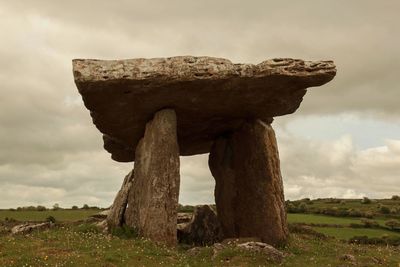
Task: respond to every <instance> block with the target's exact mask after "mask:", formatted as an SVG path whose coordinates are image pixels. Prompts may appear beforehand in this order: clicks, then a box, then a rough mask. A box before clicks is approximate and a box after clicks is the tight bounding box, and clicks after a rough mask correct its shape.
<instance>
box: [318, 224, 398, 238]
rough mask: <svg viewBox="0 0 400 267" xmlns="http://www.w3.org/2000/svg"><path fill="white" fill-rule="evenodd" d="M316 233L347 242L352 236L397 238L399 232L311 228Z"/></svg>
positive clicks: (347, 228)
mask: <svg viewBox="0 0 400 267" xmlns="http://www.w3.org/2000/svg"><path fill="white" fill-rule="evenodd" d="M313 229H314V230H316V231H317V232H320V233H323V234H325V235H327V236H333V237H336V238H338V239H344V240H348V239H350V238H352V237H354V236H364V235H365V236H368V237H370V238H371V237H382V236H384V235H387V236H398V237H400V233H399V232H393V231H389V230H385V229H373V228H350V227H344V228H334V227H313Z"/></svg>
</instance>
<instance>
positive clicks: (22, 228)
mask: <svg viewBox="0 0 400 267" xmlns="http://www.w3.org/2000/svg"><path fill="white" fill-rule="evenodd" d="M51 225H52V224H51V223H50V222H44V223H25V224H20V225H16V226H14V227H13V228H11V233H12V234H27V233H30V232H32V231H34V230H43V229H47V228H50V227H51Z"/></svg>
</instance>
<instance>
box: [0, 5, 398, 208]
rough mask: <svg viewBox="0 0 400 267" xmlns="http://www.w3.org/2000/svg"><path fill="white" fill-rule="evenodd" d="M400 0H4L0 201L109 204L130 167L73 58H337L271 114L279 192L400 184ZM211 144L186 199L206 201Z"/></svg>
mask: <svg viewBox="0 0 400 267" xmlns="http://www.w3.org/2000/svg"><path fill="white" fill-rule="evenodd" d="M399 10H400V1H397V0H393V1H390V0H385V1H367V0H359V1H356V0H353V1H348V0H346V1H342V0H335V1H320V0H314V1H311V0H309V1H308V0H302V1H291V0H290V1H289V0H287V1H285V0H284V1H266V0H262V1H261V0H260V1H242V0H241V1H234V0H226V1H221V0H219V1H215V0H207V1H204V0H203V1H198V0H182V1H173V0H169V1H161V0H160V1H128V0H127V1H100V0H96V1H85V0H79V1H75V0H68V1H53V0H48V1H45V0H29V1H28V0H26V1H22V0H21V1H8V0H0V34H1V39H0V63H1V64H0V93H1V94H0V208H8V207H16V206H26V205H38V204H40V205H47V206H51V205H52V204H54V203H59V204H60V205H61V206H64V207H68V206H71V205H79V206H81V205H82V204H84V203H87V204H89V205H98V206H103V207H105V206H108V205H110V204H111V202H112V200H113V198H114V196H115V194H116V192H117V190H118V189H119V187H120V185H121V183H122V180H123V177H124V175H125V174H127V173H128V172H129V170H130V169H131V168H132V166H133V164H132V163H128V164H126V163H125V164H124V163H117V162H113V161H112V160H111V159H110V157H109V154H108V153H107V152H106V151H104V150H103V148H102V138H101V134H100V133H99V132H98V131H97V129H96V128H95V127H94V126H93V125H92V122H91V118H90V116H89V112H88V111H87V110H86V109H85V108H84V106H83V104H82V100H81V98H80V95H79V94H78V92H77V89H76V87H75V84H74V82H73V76H72V70H71V68H72V66H71V60H72V59H73V58H100V59H123V58H136V57H146V58H149V57H166V56H176V55H196V56H203V55H208V56H216V57H225V58H228V59H231V60H232V61H234V62H241V63H259V62H261V61H263V60H265V59H269V58H274V57H294V58H302V59H307V60H319V59H332V60H334V61H335V63H336V65H337V69H338V74H337V76H336V78H335V79H334V80H333V81H332V82H330V83H329V84H327V85H325V86H323V87H319V88H313V89H310V90H309V92H308V93H307V95H306V96H305V98H304V101H303V103H302V106H301V107H300V109H299V110H298V111H297V112H296V113H295V114H292V115H288V116H285V117H279V118H276V119H275V122H274V124H273V125H274V127H275V129H276V132H277V137H278V142H279V148H280V156H281V165H282V173H283V178H284V184H285V196H286V198H288V199H297V198H302V197H312V198H317V197H362V196H368V197H372V198H381V197H390V196H391V195H393V194H399V193H400V86H399V81H398V76H399V71H400V50H399V47H400V28H399V26H400V16H399V15H398V12H399ZM207 158H208V155H200V156H194V157H185V158H181V159H182V161H181V165H182V168H181V180H182V184H181V195H180V202H181V203H184V204H195V203H211V202H213V187H214V180H213V178H212V177H211V174H210V172H209V170H208V167H207Z"/></svg>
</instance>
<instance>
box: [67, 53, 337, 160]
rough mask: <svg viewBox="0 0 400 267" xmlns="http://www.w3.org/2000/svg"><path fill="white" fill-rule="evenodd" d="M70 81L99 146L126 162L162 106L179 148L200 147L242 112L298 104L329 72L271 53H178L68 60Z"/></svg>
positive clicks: (272, 111)
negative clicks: (257, 59) (238, 56)
mask: <svg viewBox="0 0 400 267" xmlns="http://www.w3.org/2000/svg"><path fill="white" fill-rule="evenodd" d="M73 73H74V78H75V83H76V85H77V87H78V89H79V92H80V94H81V95H82V98H83V101H84V103H85V106H86V107H87V108H88V109H89V110H90V114H91V116H92V118H93V123H94V124H95V125H96V127H97V128H98V129H99V130H100V131H101V132H102V133H103V140H104V148H105V149H106V150H107V151H109V152H110V153H111V154H112V158H113V159H114V160H116V161H122V162H127V161H134V160H135V151H136V147H137V145H138V143H139V140H140V139H141V138H142V137H143V135H144V132H145V125H146V123H147V122H148V121H149V120H150V119H151V118H152V117H153V115H154V114H155V113H156V112H157V111H159V110H161V109H165V108H171V109H174V110H175V112H176V114H177V120H178V121H177V136H178V143H179V147H180V155H194V154H201V153H207V152H209V151H210V149H211V146H212V144H213V142H214V140H215V139H217V138H219V137H220V136H221V135H223V134H225V133H227V132H232V131H235V130H237V129H239V128H241V127H242V125H243V124H244V123H245V122H246V120H248V119H261V120H263V121H265V122H271V120H272V117H275V116H281V115H285V114H290V113H293V112H294V111H296V109H297V108H298V107H299V105H300V103H301V101H302V99H303V96H304V94H305V93H306V89H307V88H308V87H315V86H320V85H323V84H325V83H327V82H329V81H330V80H332V79H333V77H334V76H335V74H336V69H335V65H334V64H333V62H332V61H303V60H299V59H288V58H278V59H270V60H266V61H263V62H261V63H260V64H257V65H253V64H234V63H232V62H231V61H229V60H227V59H222V58H213V57H192V56H181V57H171V58H153V59H142V58H141V59H128V60H95V59H75V60H73Z"/></svg>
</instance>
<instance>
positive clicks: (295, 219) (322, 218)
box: [287, 213, 386, 226]
mask: <svg viewBox="0 0 400 267" xmlns="http://www.w3.org/2000/svg"><path fill="white" fill-rule="evenodd" d="M287 216H288V221H289V222H290V223H321V224H322V223H323V224H339V225H350V224H351V223H360V222H361V218H356V217H335V216H327V215H319V214H305V213H289V214H288V215H287ZM373 220H374V221H376V222H378V223H379V224H380V225H382V226H384V225H385V221H386V219H384V218H374V219H373Z"/></svg>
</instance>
